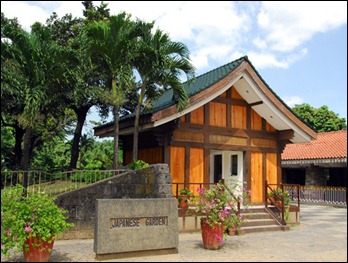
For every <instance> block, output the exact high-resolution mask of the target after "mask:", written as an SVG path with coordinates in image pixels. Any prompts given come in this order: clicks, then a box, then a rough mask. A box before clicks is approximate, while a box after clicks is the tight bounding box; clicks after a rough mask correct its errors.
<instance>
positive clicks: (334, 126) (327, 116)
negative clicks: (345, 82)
mask: <svg viewBox="0 0 348 263" xmlns="http://www.w3.org/2000/svg"><path fill="white" fill-rule="evenodd" d="M292 110H293V111H294V112H295V113H296V115H297V116H298V117H300V118H301V119H302V120H303V121H304V122H305V123H306V124H307V125H308V126H309V127H311V128H312V129H313V130H315V131H316V132H329V131H339V130H343V129H346V128H347V124H346V119H345V118H340V117H339V116H338V114H336V113H334V112H333V111H330V110H329V108H328V107H327V106H326V105H324V106H321V107H320V108H318V109H316V108H314V107H312V106H310V105H309V104H307V103H304V104H300V105H295V107H293V108H292Z"/></svg>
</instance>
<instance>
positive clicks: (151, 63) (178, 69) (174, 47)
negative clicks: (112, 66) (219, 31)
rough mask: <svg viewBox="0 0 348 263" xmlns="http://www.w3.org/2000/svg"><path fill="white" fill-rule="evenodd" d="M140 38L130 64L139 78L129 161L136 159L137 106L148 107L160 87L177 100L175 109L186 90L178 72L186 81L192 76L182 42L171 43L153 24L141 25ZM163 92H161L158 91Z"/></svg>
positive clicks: (183, 100) (181, 104)
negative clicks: (169, 92)
mask: <svg viewBox="0 0 348 263" xmlns="http://www.w3.org/2000/svg"><path fill="white" fill-rule="evenodd" d="M141 25H142V26H141V29H142V36H141V37H139V38H138V42H137V46H136V51H135V52H134V55H133V57H132V64H133V66H134V68H135V69H136V71H137V73H138V75H139V77H140V92H139V94H138V103H137V106H136V111H135V122H134V135H133V161H136V160H137V159H138V134H139V119H140V113H141V106H142V105H143V103H144V101H145V100H147V103H148V104H150V103H151V101H152V100H153V99H155V98H156V97H157V95H158V94H159V88H160V87H162V88H163V87H171V88H172V89H173V93H174V97H173V99H175V98H178V101H177V102H178V110H179V111H180V110H183V109H184V107H185V106H186V104H187V103H188V97H187V94H186V90H185V88H184V86H183V84H182V82H181V81H180V76H181V74H182V73H184V74H186V77H187V78H188V79H189V80H190V79H191V78H193V77H194V67H193V65H192V64H191V63H190V61H189V50H188V48H187V47H186V45H184V44H183V43H180V42H174V41H172V40H171V39H170V37H169V36H168V35H167V34H165V33H163V32H162V31H161V30H160V29H157V30H156V31H155V33H154V34H152V32H151V30H152V27H153V24H149V23H141ZM162 90H163V89H162Z"/></svg>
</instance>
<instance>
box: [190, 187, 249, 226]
mask: <svg viewBox="0 0 348 263" xmlns="http://www.w3.org/2000/svg"><path fill="white" fill-rule="evenodd" d="M234 184H235V185H233V186H232V187H231V188H232V189H236V190H237V189H238V191H234V192H233V195H234V196H235V197H236V199H235V198H233V197H232V195H230V193H229V190H228V188H227V187H226V186H225V185H224V184H222V183H217V184H215V185H214V186H213V187H212V188H210V189H204V188H200V189H199V190H198V194H199V195H198V197H197V198H196V200H195V204H196V211H197V212H198V213H199V214H200V215H202V217H201V221H205V222H206V223H207V224H209V225H210V226H212V227H213V226H221V225H223V226H224V227H225V228H232V227H234V225H235V224H237V225H241V223H242V221H243V220H244V219H243V217H242V216H240V215H238V216H237V217H236V215H237V210H236V207H237V202H238V201H237V200H239V201H240V202H241V203H243V202H244V203H246V202H245V201H244V199H249V198H250V194H251V192H250V191H248V190H246V189H244V188H243V187H241V186H240V185H239V183H238V182H237V181H236V182H234Z"/></svg>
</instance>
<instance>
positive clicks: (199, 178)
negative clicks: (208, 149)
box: [190, 148, 204, 195]
mask: <svg viewBox="0 0 348 263" xmlns="http://www.w3.org/2000/svg"><path fill="white" fill-rule="evenodd" d="M202 182H204V149H203V148H190V183H202ZM198 187H199V185H191V186H190V190H191V191H192V192H193V193H194V195H197V194H198V192H197V188H198Z"/></svg>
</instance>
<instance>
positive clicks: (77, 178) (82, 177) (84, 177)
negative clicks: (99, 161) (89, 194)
mask: <svg viewBox="0 0 348 263" xmlns="http://www.w3.org/2000/svg"><path fill="white" fill-rule="evenodd" d="M110 176H112V172H108V173H105V172H101V171H90V172H87V171H83V172H78V171H76V172H74V174H73V176H72V177H71V181H73V182H83V183H87V184H89V183H94V182H97V181H100V180H102V179H105V178H108V177H110Z"/></svg>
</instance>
